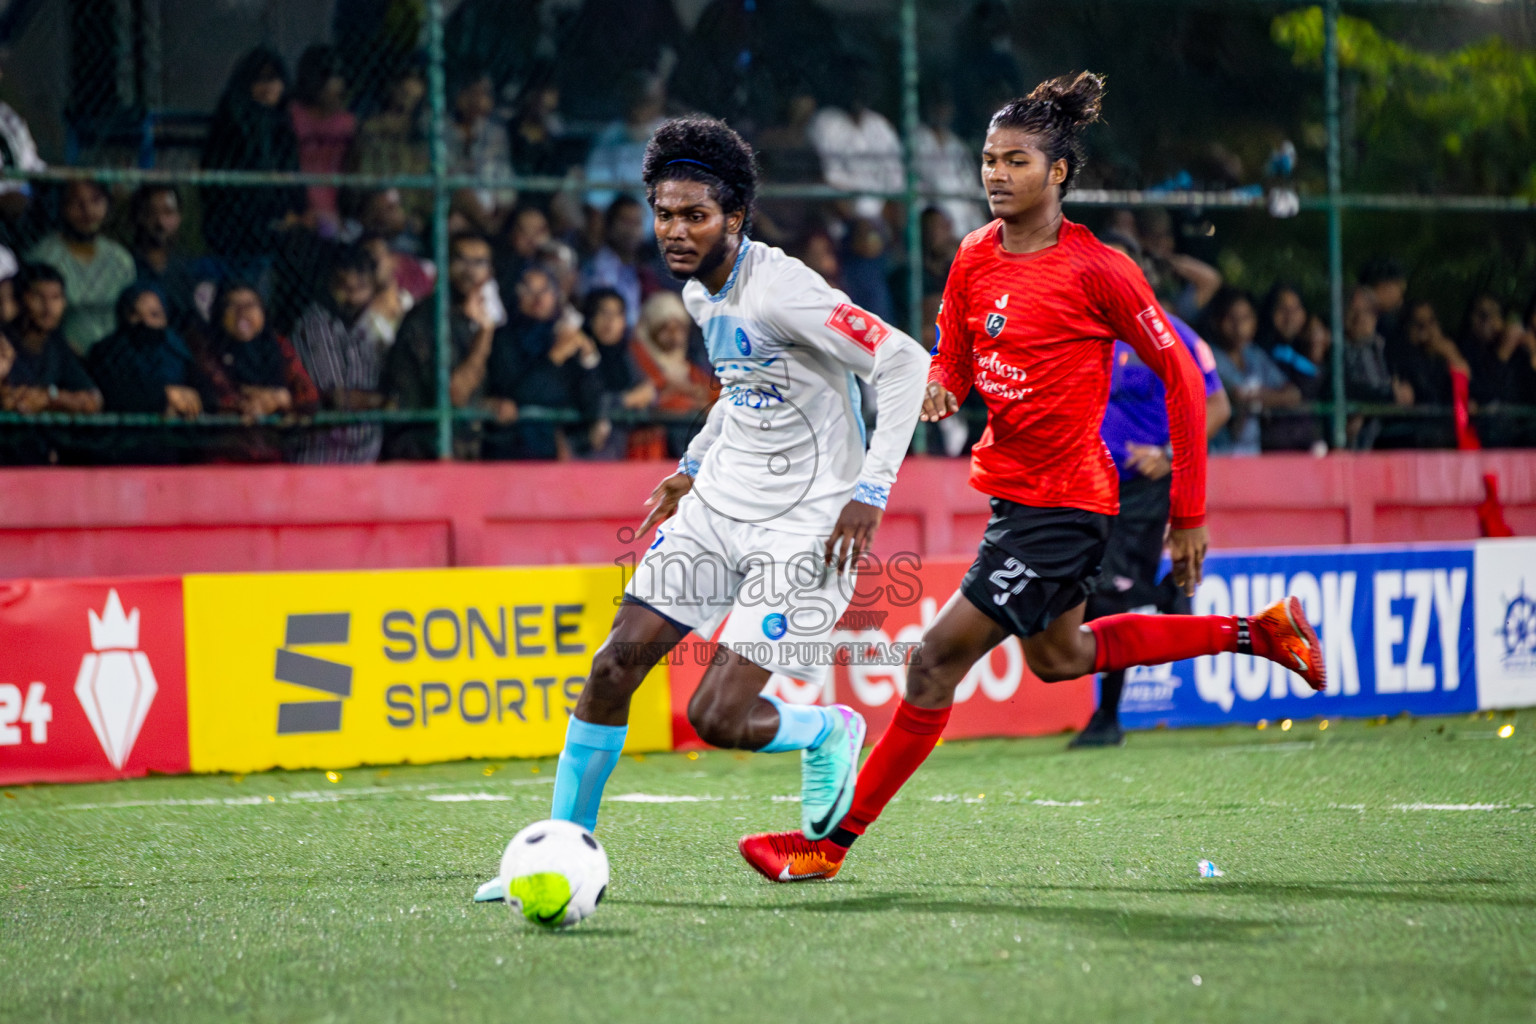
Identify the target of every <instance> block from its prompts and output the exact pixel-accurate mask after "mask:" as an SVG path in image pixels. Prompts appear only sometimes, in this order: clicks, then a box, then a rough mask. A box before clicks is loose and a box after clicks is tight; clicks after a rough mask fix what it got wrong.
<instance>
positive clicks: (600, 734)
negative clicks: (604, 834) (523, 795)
mask: <svg viewBox="0 0 1536 1024" xmlns="http://www.w3.org/2000/svg"><path fill="white" fill-rule="evenodd" d="M628 732H629V726H627V725H593V724H592V723H591V722H583V721H582V720H581V719H579V718H577V717H576V716H575V715H572V716H571V722H570V724H569V725H567V726H566V727H565V749H564V750H562V751H560V764H559V766H558V767H557V768H556V769H555V799H554V805H553V806H552V807H551V808H550V811H549V816H550V817H551V818H555V819H557V820H560V821H574V822H575V823H576V824H578V825H580V826H581V827H582V828H584V829H586V830H588V831H589V832H590V831H591V830H593V829H595V828H596V827H597V805H598V804H600V803H602V800H603V787H604V786H606V785H607V784H608V776H609V775H611V774H612V773H613V766H614V765H616V764H618V763H619V751H621V750H623V749H624V737H625V735H626V734H627V733H628Z"/></svg>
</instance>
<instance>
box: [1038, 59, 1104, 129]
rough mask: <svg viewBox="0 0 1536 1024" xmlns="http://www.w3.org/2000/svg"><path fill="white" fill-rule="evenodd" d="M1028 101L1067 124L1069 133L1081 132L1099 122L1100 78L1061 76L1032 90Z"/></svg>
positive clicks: (1088, 74) (1101, 102)
mask: <svg viewBox="0 0 1536 1024" xmlns="http://www.w3.org/2000/svg"><path fill="white" fill-rule="evenodd" d="M1028 98H1029V99H1031V100H1034V101H1036V102H1038V103H1043V104H1046V105H1047V106H1049V107H1051V108H1053V110H1054V111H1055V112H1058V113H1060V114H1061V116H1062V117H1063V118H1065V119H1066V120H1067V121H1069V122H1071V125H1072V128H1073V129H1077V128H1082V127H1083V126H1084V125H1090V124H1093V122H1095V121H1097V120H1098V119H1099V113H1100V111H1101V110H1102V108H1103V105H1104V76H1103V75H1098V74H1094V73H1093V72H1092V71H1079V72H1077V73H1076V74H1073V75H1061V76H1060V77H1058V78H1052V79H1048V80H1047V81H1044V82H1041V83H1040V84H1039V85H1037V86H1035V88H1034V91H1033V92H1031V93H1030V94H1029V96H1028Z"/></svg>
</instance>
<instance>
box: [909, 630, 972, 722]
mask: <svg viewBox="0 0 1536 1024" xmlns="http://www.w3.org/2000/svg"><path fill="white" fill-rule="evenodd" d="M970 668H971V665H970V662H968V661H967V660H966V658H965V656H964V655H963V654H961V653H960V652H959V651H957V650H955V649H953V648H950V647H946V646H941V645H935V644H931V643H928V642H927V641H924V643H923V646H922V647H920V648H918V650H917V651H916V652H915V653H914V654H913V655H912V660H911V662H910V663H909V664H908V665H907V689H906V698H907V700H908V701H910V702H912V703H914V704H918V705H921V706H923V707H938V706H940V705H944V704H948V703H950V702H951V701H953V700H954V697H955V688H956V687H957V686H959V685H960V680H961V679H963V678H965V674H966V672H968V671H970Z"/></svg>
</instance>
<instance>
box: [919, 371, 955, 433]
mask: <svg viewBox="0 0 1536 1024" xmlns="http://www.w3.org/2000/svg"><path fill="white" fill-rule="evenodd" d="M959 411H960V403H959V402H958V401H957V400H956V399H955V393H954V392H953V391H950V390H949V389H948V388H946V387H945V386H944V385H943V384H940V383H939V382H938V381H930V382H929V384H928V389H927V390H926V391H925V392H923V412H922V415H921V416H919V417H918V418H919V419H921V420H922V421H923V422H924V423H937V422H939V420H943V419H948V418H949V417H951V416H953V415H954V414H955V413H957V412H959Z"/></svg>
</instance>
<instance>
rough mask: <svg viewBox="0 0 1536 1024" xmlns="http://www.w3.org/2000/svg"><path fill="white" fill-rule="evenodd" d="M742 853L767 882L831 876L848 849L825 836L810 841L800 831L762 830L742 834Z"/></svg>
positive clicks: (740, 847)
mask: <svg viewBox="0 0 1536 1024" xmlns="http://www.w3.org/2000/svg"><path fill="white" fill-rule="evenodd" d="M736 845H737V848H738V849H740V850H741V855H742V856H743V857H745V858H746V860H747V863H748V864H750V865H752V867H753V868H754V869H755V870H756V871H757V873H758V874H760V875H762V876H763V877H764V878H766V879H768V880H769V881H770V882H806V881H809V880H811V879H813V878H826V879H830V878H833V877H835V876H836V875H837V873H838V871H839V870H840V869H841V868H842V866H843V858H844V857H846V856H847V855H848V851H847V850H846V849H844V848H843V847H841V846H838V845H837V844H836V843H833V842H831V841H830V840H827V839H821V840H817V841H814V842H813V841H812V840H809V839H807V838H805V836H804V835H803V834H802V833H800V832H764V833H762V834H761V835H755V836H742V837H741V842H739V843H737V844H736Z"/></svg>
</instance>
